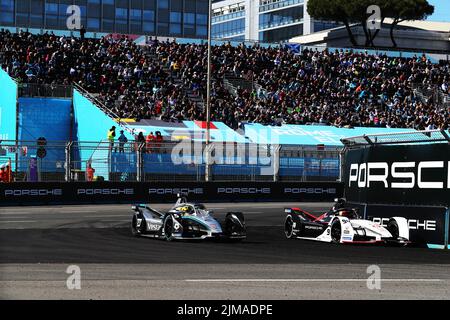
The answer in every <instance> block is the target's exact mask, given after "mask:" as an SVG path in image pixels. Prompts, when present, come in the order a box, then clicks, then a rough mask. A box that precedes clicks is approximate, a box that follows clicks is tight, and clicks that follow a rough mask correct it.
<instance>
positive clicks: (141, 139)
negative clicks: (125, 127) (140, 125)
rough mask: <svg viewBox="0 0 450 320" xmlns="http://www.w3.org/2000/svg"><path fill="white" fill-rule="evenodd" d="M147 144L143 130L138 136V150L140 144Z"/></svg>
mask: <svg viewBox="0 0 450 320" xmlns="http://www.w3.org/2000/svg"><path fill="white" fill-rule="evenodd" d="M143 144H145V137H144V134H143V133H142V131H141V132H139V134H138V135H137V137H136V150H138V148H139V146H141V145H143Z"/></svg>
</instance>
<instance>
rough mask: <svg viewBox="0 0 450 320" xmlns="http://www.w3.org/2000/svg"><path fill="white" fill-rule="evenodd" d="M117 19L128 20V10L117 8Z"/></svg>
mask: <svg viewBox="0 0 450 320" xmlns="http://www.w3.org/2000/svg"><path fill="white" fill-rule="evenodd" d="M116 19H122V20H126V19H128V9H126V8H116Z"/></svg>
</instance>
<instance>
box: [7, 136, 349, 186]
mask: <svg viewBox="0 0 450 320" xmlns="http://www.w3.org/2000/svg"><path fill="white" fill-rule="evenodd" d="M340 151H341V148H337V147H336V148H333V149H325V150H317V148H316V147H305V146H278V145H264V144H250V143H247V144H238V143H211V144H210V145H208V146H207V145H205V144H204V143H201V142H192V141H186V142H151V143H145V142H144V143H138V142H127V143H121V142H119V141H114V142H110V141H107V140H104V141H97V142H47V143H46V144H45V145H43V146H42V145H41V146H39V145H38V144H37V142H36V141H19V142H17V143H16V142H15V141H1V142H0V167H5V166H6V165H10V167H11V170H12V173H13V179H12V180H13V181H29V182H35V181H49V182H61V181H67V182H70V181H113V182H132V181H136V182H144V181H337V180H338V179H339V168H340V160H339V154H340Z"/></svg>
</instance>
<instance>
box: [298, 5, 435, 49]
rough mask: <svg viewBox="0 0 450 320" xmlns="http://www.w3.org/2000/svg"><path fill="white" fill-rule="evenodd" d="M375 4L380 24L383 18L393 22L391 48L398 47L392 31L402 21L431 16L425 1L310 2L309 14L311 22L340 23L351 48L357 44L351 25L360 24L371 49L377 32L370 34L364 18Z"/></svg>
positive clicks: (430, 7) (367, 16) (431, 10)
mask: <svg viewBox="0 0 450 320" xmlns="http://www.w3.org/2000/svg"><path fill="white" fill-rule="evenodd" d="M371 5H377V6H379V7H380V9H381V15H382V17H380V18H381V21H380V22H381V24H383V22H384V19H385V18H387V17H389V18H392V19H393V22H392V24H391V26H390V35H391V40H392V43H393V45H394V47H396V46H397V44H396V42H395V39H394V29H395V27H396V26H397V25H398V24H399V23H400V22H402V21H405V20H423V19H425V18H426V17H427V16H428V15H430V14H433V12H434V7H433V6H432V5H430V4H429V3H428V1H427V0H309V1H308V8H307V10H308V13H309V15H310V16H311V17H313V18H314V19H320V20H330V21H339V22H342V23H343V24H344V25H345V27H346V29H347V32H348V35H349V39H350V41H351V43H352V44H353V45H354V46H357V45H358V43H357V41H356V39H355V36H354V34H353V32H352V29H351V27H350V24H353V23H355V24H357V25H361V27H362V29H363V31H364V34H365V36H366V41H365V46H374V42H373V41H374V39H375V38H376V36H377V35H378V33H379V31H380V30H379V29H378V30H375V32H373V33H372V30H369V29H368V28H367V19H368V18H369V16H370V14H368V13H367V8H368V7H369V6H371Z"/></svg>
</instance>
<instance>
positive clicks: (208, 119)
mask: <svg viewBox="0 0 450 320" xmlns="http://www.w3.org/2000/svg"><path fill="white" fill-rule="evenodd" d="M211 20H212V0H209V1H208V58H207V60H208V62H207V63H208V67H207V70H208V71H207V77H206V82H207V83H206V148H205V150H206V166H205V168H206V172H205V180H206V181H210V165H209V157H210V151H209V149H210V148H209V145H210V143H211V136H210V134H211V132H210V126H211Z"/></svg>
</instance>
